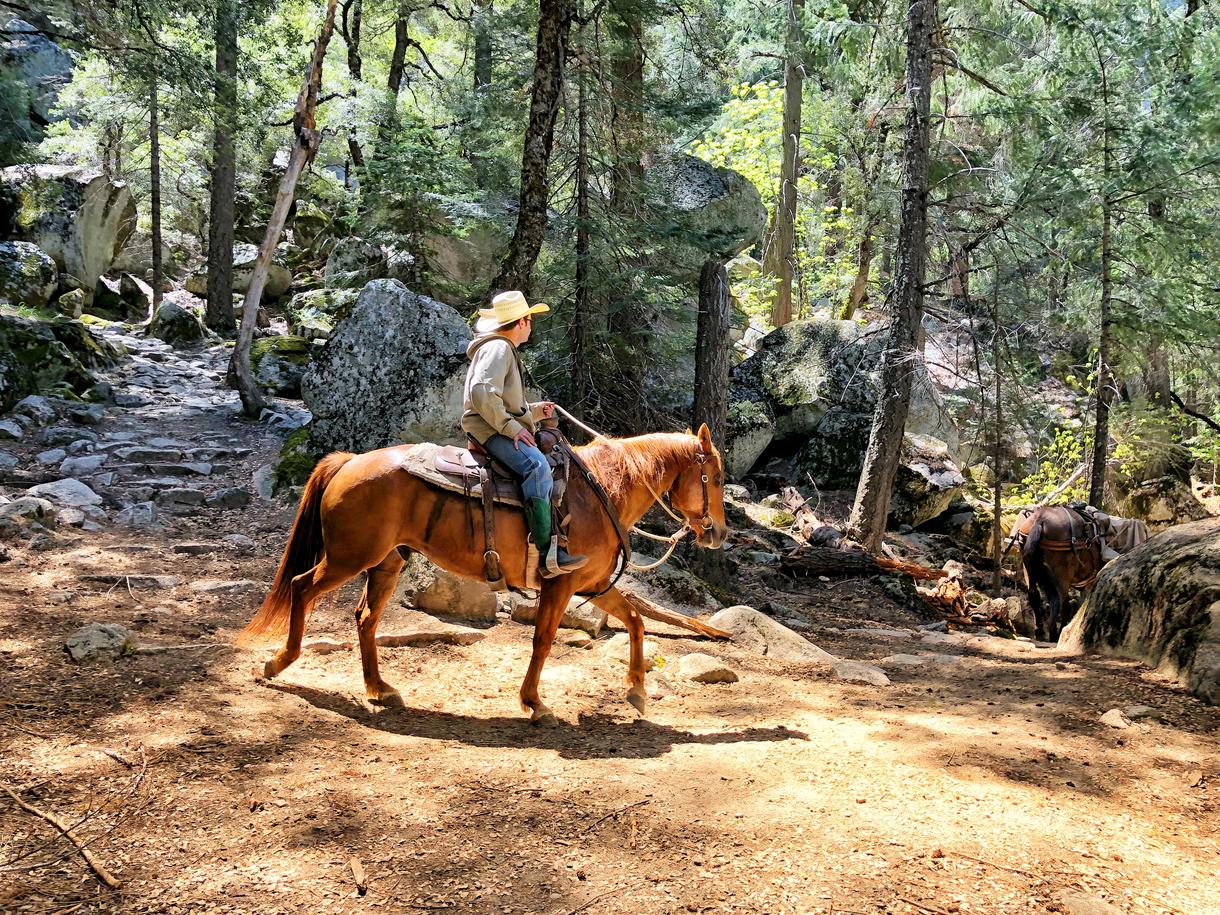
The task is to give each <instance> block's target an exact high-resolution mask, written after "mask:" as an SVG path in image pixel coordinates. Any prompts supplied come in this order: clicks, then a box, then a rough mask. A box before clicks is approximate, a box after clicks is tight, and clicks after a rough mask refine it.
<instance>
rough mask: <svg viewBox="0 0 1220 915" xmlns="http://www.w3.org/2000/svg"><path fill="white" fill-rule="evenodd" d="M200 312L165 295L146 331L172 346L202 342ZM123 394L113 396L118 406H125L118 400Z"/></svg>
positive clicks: (203, 335) (204, 332) (192, 344)
mask: <svg viewBox="0 0 1220 915" xmlns="http://www.w3.org/2000/svg"><path fill="white" fill-rule="evenodd" d="M200 314H201V312H199V311H196V310H195V309H194V308H191V307H188V306H187V305H184V304H181V303H179V302H177V301H171V300H170V299H169V298H168V297H166V298H165V299H163V300H162V302H161V304H160V306H159V307H158V308H157V311H156V314H154V315H153V318H152V321H150V322H149V324H148V333H149V334H150V335H152V336H154V337H157V338H159V339H161V340H164V341H165V342H166V343H169V344H171V345H173V346H194V345H195V344H198V343H201V342H203V339H204V337H205V336H207V332H206V331H205V330H204V328H203V321H202V320H201V319H200ZM123 396H124V395H122V394H120V395H118V397H116V398H115V403H117V404H119V406H127V404H124V403H122V401H121V400H120V398H121V397H123ZM145 403H147V401H145ZM132 406H135V405H132Z"/></svg>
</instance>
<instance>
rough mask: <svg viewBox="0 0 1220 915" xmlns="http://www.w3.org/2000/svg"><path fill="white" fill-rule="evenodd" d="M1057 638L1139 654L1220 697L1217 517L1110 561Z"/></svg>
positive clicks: (1207, 697) (1081, 647) (1205, 694)
mask: <svg viewBox="0 0 1220 915" xmlns="http://www.w3.org/2000/svg"><path fill="white" fill-rule="evenodd" d="M1059 644H1060V647H1063V648H1069V649H1073V650H1078V651H1095V652H1100V653H1103V654H1110V655H1117V656H1119V657H1124V658H1136V659H1138V660H1141V661H1144V662H1146V663H1148V664H1150V665H1152V666H1154V667H1156V668H1157V670H1158V671H1159V672H1161V673H1162V674H1165V675H1168V676H1171V677H1174V678H1176V679H1177V680H1178V682H1180V683H1181V684H1182V685H1183V686H1185V687H1186V688H1187V689H1189V690H1190V691H1191V692H1192V693H1194V694H1195V695H1196V696H1198V697H1199V698H1200V699H1202V700H1204V701H1205V702H1209V703H1211V704H1213V705H1216V704H1220V518H1209V519H1206V520H1203V521H1195V522H1193V523H1191V524H1183V525H1179V526H1177V527H1171V528H1169V529H1167V530H1164V531H1162V532H1161V533H1159V534H1157V535H1156V536H1155V537H1153V538H1151V539H1150V540H1148V541H1146V542H1145V543H1143V544H1142V545H1140V546H1138V547H1136V548H1135V549H1134V550H1132V551H1131V552H1129V553H1126V554H1125V555H1122V556H1120V557H1119V558H1118V559H1115V560H1114V561H1113V562H1111V563H1110V564H1108V565H1107V566H1106V567H1105V568H1104V569H1102V572H1101V575H1100V576H1099V577H1098V579H1097V584H1096V586H1095V587H1094V589H1093V593H1092V594H1091V595H1090V596H1089V599H1088V601H1087V602H1086V603H1085V605H1084V607H1083V608H1082V609H1081V610H1080V612H1079V613H1077V614H1076V617H1075V618H1074V619H1073V620H1072V622H1071V623H1070V624H1069V625H1068V626H1067V627H1066V628H1065V629H1064V630H1063V634H1062V635H1061V636H1060V638H1059Z"/></svg>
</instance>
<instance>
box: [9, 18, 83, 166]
mask: <svg viewBox="0 0 1220 915" xmlns="http://www.w3.org/2000/svg"><path fill="white" fill-rule="evenodd" d="M4 31H5V35H4V37H3V39H0V63H2V64H3V65H4V68H5V69H6V70H7V71H8V72H9V75H10V76H11V77H15V78H16V79H18V80H20V82H21V83H23V84H24V85H25V88H26V89H27V90H28V91H27V92H26V93H24V94H23V95H21V96H18V99H20V106H18V104H15V103H14V104H10V106H9V108H8V110H7V112H6V114H7V115H8V116H9V117H11V118H12V121H13V123H12V127H11V128H8V127H6V129H5V130H4V132H3V133H0V138H3V139H5V140H7V141H9V142H12V141H14V140H17V141H20V142H26V141H29V140H31V139H40V138H41V131H40V130H39V126H40V125H44V124H50V123H52V122H54V121H58V120H60V119H62V118H63V114H61V113H59V112H58V111H57V103H58V101H59V93H60V91H61V90H62V89H63V88H64V87H65V86H67V85H68V83H70V82H71V81H72V66H73V62H72V55H71V54H70V53H69V52H68V51H66V50H64V49H63V48H61V47H60V46H59V45H58V44H56V43H55V42H54V41H52V40H51V39H50V38H48V37H47V36H46V35H44V34H42V33H41V32H40V31H39V29H37V28H36V27H35V26H33V25H31V24H30V23H28V22H26V21H25V20H23V19H17V18H13V19H10V20H8V24H7V25H5V26H4ZM16 101H17V100H14V102H16ZM10 130H13V131H14V132H13V133H10V132H9V131H10Z"/></svg>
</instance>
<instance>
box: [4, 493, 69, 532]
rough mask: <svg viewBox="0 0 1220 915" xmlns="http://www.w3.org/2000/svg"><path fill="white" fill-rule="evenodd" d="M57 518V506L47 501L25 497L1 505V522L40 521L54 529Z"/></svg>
mask: <svg viewBox="0 0 1220 915" xmlns="http://www.w3.org/2000/svg"><path fill="white" fill-rule="evenodd" d="M56 516H57V510H56V508H55V505H54V504H52V503H51V502H49V501H47V500H46V499H39V498H37V497H34V496H23V497H19V498H16V499H14V500H13V501H11V502H5V503H4V504H3V505H0V520H9V521H27V522H28V521H40V522H42V523H43V524H45V525H47V526H50V527H54V526H55V521H56Z"/></svg>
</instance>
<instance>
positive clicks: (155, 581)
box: [80, 573, 178, 591]
mask: <svg viewBox="0 0 1220 915" xmlns="http://www.w3.org/2000/svg"><path fill="white" fill-rule="evenodd" d="M80 580H81V581H82V582H84V583H86V584H90V585H104V586H106V587H111V586H114V585H127V586H129V587H131V588H136V589H139V590H141V591H165V590H168V589H169V588H176V587H177V586H178V576H177V575H124V574H120V573H98V574H91V575H82V576H81V577H80Z"/></svg>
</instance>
